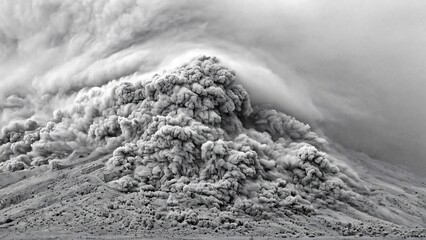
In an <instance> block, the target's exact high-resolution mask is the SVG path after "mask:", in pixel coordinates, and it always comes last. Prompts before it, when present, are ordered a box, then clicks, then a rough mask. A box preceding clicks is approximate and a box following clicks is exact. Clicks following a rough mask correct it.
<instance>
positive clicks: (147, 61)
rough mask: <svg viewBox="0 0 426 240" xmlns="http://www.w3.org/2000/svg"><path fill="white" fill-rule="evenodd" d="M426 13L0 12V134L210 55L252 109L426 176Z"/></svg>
mask: <svg viewBox="0 0 426 240" xmlns="http://www.w3.org/2000/svg"><path fill="white" fill-rule="evenodd" d="M425 10H426V4H425V3H423V1H410V2H408V3H402V2H397V1H368V2H357V1H353V2H345V3H341V2H338V1H269V2H267V3H260V2H258V1H257V2H255V1H244V2H242V1H220V2H215V3H210V2H207V1H206V2H204V1H175V2H161V3H159V2H149V1H88V2H83V1H81V2H80V1H54V0H52V1H30V2H29V1H3V2H2V3H1V4H0V12H1V21H0V78H1V80H0V99H1V101H0V102H1V103H0V125H1V126H2V127H5V126H8V127H6V128H5V129H6V130H3V132H5V133H4V134H6V133H7V132H10V131H9V130H7V129H11V128H13V126H17V125H19V126H21V125H22V126H26V125H25V124H26V121H29V120H27V119H32V120H34V121H35V122H36V123H37V124H41V123H45V122H47V121H48V120H49V119H50V118H51V117H52V113H53V112H54V111H55V110H56V109H59V108H62V109H68V110H69V109H71V110H72V109H73V108H76V105H75V104H74V103H75V99H76V98H77V99H78V97H79V96H81V95H82V93H87V92H90V94H93V96H96V94H97V91H96V90H89V89H90V88H91V87H102V86H103V85H106V84H108V82H110V81H112V80H114V79H118V78H120V77H121V76H126V75H128V74H133V73H134V72H139V73H140V74H142V75H144V74H145V76H147V75H150V74H151V75H152V72H155V71H157V70H159V69H165V68H171V67H176V66H179V65H181V64H182V63H183V62H186V61H187V60H188V59H190V58H191V57H193V56H194V55H198V54H199V53H205V54H214V55H217V56H219V57H220V58H221V59H222V60H223V63H224V64H225V65H226V66H229V67H231V68H232V69H234V70H236V71H237V73H238V74H237V81H238V82H240V83H241V84H243V86H244V87H245V88H246V89H247V90H248V92H249V94H250V96H251V98H252V100H253V102H255V103H271V104H273V105H275V106H276V107H278V108H280V109H281V110H283V111H284V112H286V113H288V114H290V115H294V116H296V117H297V118H299V119H302V120H303V121H305V122H308V123H310V124H311V125H313V126H314V127H315V128H317V129H318V130H320V131H322V132H323V133H324V134H325V135H326V136H327V137H328V138H329V139H330V141H333V142H338V143H341V144H343V145H345V146H348V147H350V148H353V149H356V150H359V151H363V152H366V153H368V154H371V155H373V156H374V157H377V158H379V159H382V160H385V161H393V162H397V163H400V164H402V165H407V166H410V167H413V168H415V167H425V165H426V163H425V159H426V153H425V151H424V149H423V148H424V142H426V137H425V136H426V127H425V126H426V125H425V124H424V122H425V120H426V111H425V110H424V107H423V99H424V91H423V89H426V85H425V84H426V82H425V81H423V80H422V79H421V78H422V77H423V76H425V70H424V68H423V66H422V63H423V62H425V56H426V54H425V49H424V48H423V47H422V45H423V43H424V42H425V40H426V39H425V38H426V35H425V34H424V31H423V26H424V25H425V21H426V18H424V17H423V12H424V11H425ZM111 94H112V93H111ZM80 101H83V102H84V101H85V100H83V99H82V100H80ZM99 104H104V103H102V102H100V103H99ZM77 105H78V104H77ZM81 108H83V107H81ZM79 111H83V110H81V109H80V110H79ZM93 111H94V110H93ZM56 117H59V116H56ZM79 121H83V122H84V121H89V119H81V120H79ZM103 121H104V123H105V124H106V123H114V122H117V119H105V120H103ZM104 123H102V124H104ZM128 124H131V123H128ZM30 125H31V124H30ZM129 126H131V125H129ZM117 129H118V126H111V127H108V128H105V129H102V130H99V129H98V130H96V131H95V130H93V131H94V132H93V134H94V135H96V134H98V135H99V136H103V135H105V136H109V135H114V134H116V133H115V131H117ZM86 130H89V129H86ZM57 131H58V130H57ZM61 134H62V133H61ZM61 134H59V133H58V134H57V135H54V136H51V138H52V139H53V140H56V138H59V137H58V136H60V135H61ZM74 134H76V133H74ZM62 135H63V134H62ZM67 136H68V135H67ZM10 137H12V138H13V136H10ZM68 137H69V139H74V138H75V136H73V135H72V134H71V135H69V136H68ZM27 138H29V139H27V140H26V141H27V142H25V141H24V143H25V144H21V145H19V144H18V145H16V146H15V147H13V148H10V149H12V150H10V151H12V152H13V153H14V154H16V153H20V152H25V149H27V148H28V144H29V145H31V144H33V143H32V141H34V140H31V139H37V138H38V136H32V137H31V138H30V137H27ZM67 141H68V140H67ZM49 144H55V145H57V147H58V149H60V151H62V152H69V151H71V149H73V148H74V147H77V146H81V143H78V142H76V143H73V144H71V145H69V143H67V144H61V141H56V142H55V143H49ZM42 146H43V147H42ZM44 146H45V145H39V146H37V145H35V148H36V149H40V151H41V149H44V148H45V147H44ZM2 147H3V146H2ZM60 151H58V153H57V154H58V156H59V155H60ZM423 169H424V168H423Z"/></svg>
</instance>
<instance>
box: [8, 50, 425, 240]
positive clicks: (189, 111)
mask: <svg viewBox="0 0 426 240" xmlns="http://www.w3.org/2000/svg"><path fill="white" fill-rule="evenodd" d="M0 143H1V146H0V188H1V189H0V199H1V200H0V236H1V235H3V237H5V238H7V237H10V238H28V237H30V239H31V238H37V236H39V237H40V238H42V237H52V236H54V237H61V238H73V237H75V236H76V234H79V237H90V238H93V237H96V236H98V237H102V236H103V237H107V236H111V235H119V236H121V237H124V235H125V236H127V237H129V238H130V236H135V237H136V238H137V237H141V236H146V237H157V238H178V237H183V236H207V237H212V236H214V237H226V236H229V235H232V236H237V235H241V236H242V235H255V236H258V237H261V236H269V237H284V236H285V237H296V236H298V237H301V236H308V237H321V236H341V235H344V236H371V237H375V236H382V237H395V238H396V239H397V238H399V237H422V236H423V237H424V236H425V234H426V230H425V227H426V190H425V189H426V188H425V186H426V179H424V178H420V177H417V176H414V175H412V174H410V173H408V172H405V171H402V170H401V169H399V168H398V167H395V166H391V165H386V164H385V163H382V162H379V161H376V160H373V159H370V158H369V157H368V156H365V155H363V154H359V153H355V152H350V151H348V150H345V149H343V148H341V147H339V146H338V145H336V144H333V143H328V142H327V141H326V140H325V139H324V138H321V137H320V136H318V135H317V134H316V133H314V132H313V131H312V130H311V129H310V127H309V125H306V124H304V123H302V122H300V121H298V120H296V119H295V118H293V117H291V116H288V115H286V114H285V113H282V112H280V111H277V110H275V109H273V108H272V107H269V106H262V105H260V106H258V105H252V103H251V101H250V97H249V94H248V93H247V91H246V90H245V89H244V88H243V87H242V86H241V85H239V84H238V83H237V82H236V74H235V72H233V71H232V70H230V69H228V68H226V67H224V66H223V65H221V63H220V62H219V60H218V59H217V58H215V57H207V56H201V57H198V58H195V59H194V60H192V61H191V62H189V63H187V64H185V65H183V66H181V67H178V68H176V69H173V70H170V71H165V72H164V73H162V74H155V75H154V76H153V77H152V78H150V79H145V78H143V77H141V75H140V74H138V73H134V74H133V75H129V76H123V77H122V78H120V79H119V80H118V81H112V82H110V83H108V84H106V85H104V86H102V87H95V88H90V89H84V90H82V91H81V92H80V93H79V94H78V96H77V97H76V100H75V102H74V104H73V105H72V106H71V107H67V108H64V109H59V110H57V111H55V113H54V116H53V118H52V119H51V121H48V122H45V123H41V122H37V121H35V120H33V119H28V120H26V121H15V122H12V123H10V124H9V125H8V126H6V127H4V128H3V129H2V132H1V134H0Z"/></svg>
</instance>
